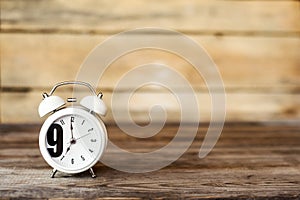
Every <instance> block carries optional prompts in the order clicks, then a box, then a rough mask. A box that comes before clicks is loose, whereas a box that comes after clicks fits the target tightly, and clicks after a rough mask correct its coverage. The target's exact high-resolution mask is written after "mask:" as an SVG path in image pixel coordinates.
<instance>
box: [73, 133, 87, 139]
mask: <svg viewBox="0 0 300 200" xmlns="http://www.w3.org/2000/svg"><path fill="white" fill-rule="evenodd" d="M89 134H91V133H87V134H85V135H83V136H80V137H79V138H76V139H75V140H76V141H77V140H79V139H81V138H83V137H85V136H88V135H89Z"/></svg>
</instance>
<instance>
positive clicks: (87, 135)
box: [67, 133, 91, 144]
mask: <svg viewBox="0 0 300 200" xmlns="http://www.w3.org/2000/svg"><path fill="white" fill-rule="evenodd" d="M89 134H91V133H87V134H85V135H82V136H80V137H79V138H76V139H74V141H77V140H79V139H81V138H83V137H85V136H88V135H89ZM70 143H72V141H71V142H68V143H67V144H70Z"/></svg>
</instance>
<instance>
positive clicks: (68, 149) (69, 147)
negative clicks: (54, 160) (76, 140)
mask: <svg viewBox="0 0 300 200" xmlns="http://www.w3.org/2000/svg"><path fill="white" fill-rule="evenodd" d="M70 149H71V144H70V146H68V148H67V151H66V153H65V155H67V153H68V152H69V151H70ZM65 155H63V156H62V157H61V159H60V160H63V159H64V158H65Z"/></svg>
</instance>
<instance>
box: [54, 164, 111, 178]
mask: <svg viewBox="0 0 300 200" xmlns="http://www.w3.org/2000/svg"><path fill="white" fill-rule="evenodd" d="M93 171H94V173H95V174H96V177H95V178H99V177H101V175H103V174H107V173H111V172H112V171H116V170H115V169H112V168H110V167H107V166H105V165H103V164H101V163H98V164H96V165H95V166H94V167H93ZM54 178H91V179H92V177H91V173H90V172H89V170H87V171H84V172H81V173H76V174H68V173H64V172H60V171H58V172H57V173H56V174H55V177H54Z"/></svg>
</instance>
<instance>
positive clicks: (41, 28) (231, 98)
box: [0, 0, 300, 123]
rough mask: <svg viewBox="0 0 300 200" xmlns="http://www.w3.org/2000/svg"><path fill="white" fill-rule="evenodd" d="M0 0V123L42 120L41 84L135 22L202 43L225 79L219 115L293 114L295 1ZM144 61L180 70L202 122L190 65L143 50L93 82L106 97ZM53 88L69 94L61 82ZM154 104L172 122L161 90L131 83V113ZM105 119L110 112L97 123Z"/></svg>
mask: <svg viewBox="0 0 300 200" xmlns="http://www.w3.org/2000/svg"><path fill="white" fill-rule="evenodd" d="M0 2H1V36H0V37H1V38H0V40H1V99H0V103H1V116H0V117H1V118H0V122H1V123H32V122H33V123H36V122H42V120H41V119H40V118H39V117H38V114H37V107H38V104H39V102H40V101H41V93H42V92H43V91H49V90H50V89H51V87H52V86H53V85H54V84H55V83H56V82H60V81H63V80H72V79H75V78H76V73H77V72H78V69H79V66H80V64H81V63H82V62H83V60H84V58H85V57H86V56H87V55H88V53H89V52H90V51H91V50H92V49H93V48H94V47H95V46H96V45H97V44H98V43H100V42H101V41H103V40H105V39H107V38H108V37H109V36H111V35H113V34H116V33H119V32H121V31H124V30H128V29H134V28H141V27H161V28H169V29H174V30H177V31H180V32H182V33H184V34H186V35H188V36H189V37H191V38H192V39H194V40H195V41H197V42H198V43H199V44H201V45H202V46H203V47H204V48H205V49H206V50H207V51H208V53H209V54H210V56H211V57H212V58H213V60H214V61H215V63H216V64H217V65H218V66H219V70H220V72H221V75H222V77H223V80H224V83H225V87H226V91H227V120H232V121H270V120H299V119H300V2H299V1H296V0H210V1H205V0H191V1H185V0H165V1H161V0H153V1H146V0H126V1H116V0H109V1H108V0H107V1H104V0H99V1H97V0H74V1H67V0H0ZM145 59H147V60H148V61H151V60H155V61H157V60H159V61H162V62H163V63H166V64H168V65H169V66H173V67H174V68H175V69H177V70H178V71H180V72H181V73H182V74H183V75H184V76H185V77H187V78H188V79H189V81H190V83H192V85H193V87H195V88H196V89H197V91H198V93H199V95H198V98H199V99H198V100H199V105H201V106H200V110H201V117H202V120H203V121H208V120H209V117H210V109H209V106H210V101H209V96H208V94H207V91H206V89H205V84H204V83H203V81H202V80H201V78H200V77H198V76H195V75H194V73H193V72H194V71H193V68H192V66H190V65H189V64H188V63H185V62H184V61H182V60H180V58H178V57H176V56H174V55H170V54H166V53H163V52H156V51H151V50H146V51H142V52H135V53H132V54H130V55H128V56H125V57H124V58H121V59H120V60H119V61H117V62H115V63H114V64H113V65H112V66H111V68H110V70H109V71H107V72H106V75H105V77H104V78H103V79H102V80H101V83H100V84H101V85H99V86H100V88H99V89H101V90H102V91H103V93H104V95H105V101H106V102H107V103H108V104H109V102H110V98H111V92H112V89H113V86H114V85H115V84H116V82H117V81H118V80H119V78H120V77H121V76H122V74H124V73H126V71H128V70H129V69H130V68H131V67H134V66H135V65H136V64H138V63H140V62H143V61H145ZM123 92H124V91H123ZM125 92H126V90H125ZM59 94H60V95H62V96H66V95H67V96H70V95H68V94H70V90H62V91H60V92H59ZM120 101H121V100H120ZM157 102H159V103H162V104H164V105H166V107H167V109H168V113H169V118H168V120H169V121H178V120H179V116H180V112H179V111H180V110H179V107H178V104H177V103H176V101H175V100H174V97H172V95H170V94H169V93H168V92H167V91H166V90H163V89H155V90H139V91H138V92H137V93H136V94H135V95H134V97H133V98H132V101H131V107H132V112H131V114H132V116H133V118H134V119H135V120H136V121H139V122H144V121H147V120H148V108H149V105H151V104H153V103H157ZM118 109H120V110H122V109H123V108H118ZM112 120H113V119H112V116H111V113H109V114H108V116H107V117H106V118H105V121H106V122H112Z"/></svg>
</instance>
